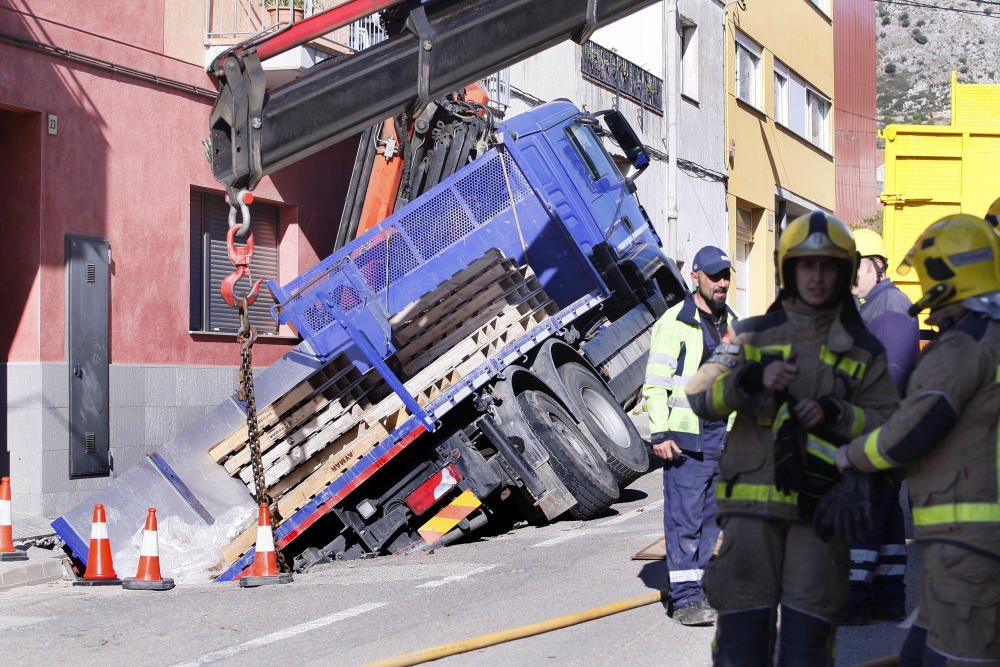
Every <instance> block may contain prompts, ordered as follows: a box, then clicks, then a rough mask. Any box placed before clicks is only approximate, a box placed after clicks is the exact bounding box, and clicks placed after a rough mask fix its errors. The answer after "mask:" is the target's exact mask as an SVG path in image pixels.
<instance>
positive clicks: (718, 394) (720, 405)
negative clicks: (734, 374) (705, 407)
mask: <svg viewBox="0 0 1000 667" xmlns="http://www.w3.org/2000/svg"><path fill="white" fill-rule="evenodd" d="M725 377H726V374H725V373H723V374H722V375H720V376H719V377H717V378H715V382H713V383H712V409H713V410H715V414H717V415H726V414H729V413H730V412H731V410H730V409H729V406H728V405H726V399H725V394H726V386H725V384H724V383H723V381H724V380H725Z"/></svg>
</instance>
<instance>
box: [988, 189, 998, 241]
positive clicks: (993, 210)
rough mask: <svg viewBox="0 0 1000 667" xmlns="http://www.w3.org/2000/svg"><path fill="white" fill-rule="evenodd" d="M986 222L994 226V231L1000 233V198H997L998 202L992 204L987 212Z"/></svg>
mask: <svg viewBox="0 0 1000 667" xmlns="http://www.w3.org/2000/svg"><path fill="white" fill-rule="evenodd" d="M986 222H988V223H990V225H992V226H993V229H995V230H997V233H1000V197H997V199H996V201H994V202H993V203H992V204H990V208H989V210H988V211H986Z"/></svg>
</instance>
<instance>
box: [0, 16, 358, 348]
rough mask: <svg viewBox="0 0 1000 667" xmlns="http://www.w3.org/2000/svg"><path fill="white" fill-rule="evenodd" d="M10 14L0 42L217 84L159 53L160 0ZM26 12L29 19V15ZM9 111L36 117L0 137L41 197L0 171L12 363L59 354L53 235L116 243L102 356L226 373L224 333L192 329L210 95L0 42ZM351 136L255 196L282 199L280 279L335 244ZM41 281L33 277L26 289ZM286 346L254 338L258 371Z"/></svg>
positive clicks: (60, 293) (0, 76)
mask: <svg viewBox="0 0 1000 667" xmlns="http://www.w3.org/2000/svg"><path fill="white" fill-rule="evenodd" d="M13 6H14V8H15V9H14V10H11V9H9V8H7V7H0V33H2V34H4V35H10V36H16V37H19V38H22V39H28V40H33V41H37V42H44V43H47V44H54V45H56V46H59V47H62V48H65V49H69V50H72V51H76V52H80V53H84V54H87V55H89V56H95V57H99V58H102V59H104V60H108V61H112V62H115V63H117V64H119V65H122V66H127V67H130V68H134V69H138V70H142V71H144V72H149V73H152V74H156V75H159V76H162V77H167V78H171V79H175V80H180V81H184V82H186V83H190V84H193V85H197V86H200V87H202V88H212V85H211V82H210V80H209V78H208V76H207V75H206V74H205V73H204V72H203V71H202V70H201V69H199V68H198V67H195V66H193V65H191V64H189V63H184V62H181V61H178V60H174V59H171V58H167V57H164V56H162V55H160V54H159V53H158V50H159V49H161V48H162V35H163V25H162V23H163V0H159V1H154V2H143V3H136V4H135V5H130V4H129V3H125V4H122V3H111V4H107V5H105V4H104V3H89V2H87V3H84V2H65V1H63V2H57V1H55V0H53V1H50V2H37V1H36V2H31V3H27V2H23V1H22V0H15V1H14V2H13ZM29 6H30V7H31V13H33V14H34V16H31V15H28V13H26V12H27V9H26V8H27V7H29ZM4 106H6V107H8V108H14V109H17V110H19V111H23V112H27V113H24V114H20V115H18V117H23V118H28V119H31V120H30V121H27V122H24V123H22V124H21V126H15V127H9V123H8V120H7V119H9V118H11V117H12V116H13V114H5V115H0V119H2V120H0V122H2V123H4V124H5V125H4V126H3V127H0V142H4V141H7V142H12V143H11V144H10V145H13V146H17V145H24V146H26V147H27V149H26V150H25V151H20V152H22V153H24V154H25V156H24V157H19V158H17V160H22V161H26V162H22V164H25V163H27V164H29V165H30V164H31V160H32V157H31V155H32V153H31V148H30V147H31V146H32V145H34V146H35V147H36V148H35V149H34V150H35V152H34V155H35V156H36V157H37V159H35V162H36V163H37V164H38V167H37V169H38V172H39V173H40V177H39V178H38V179H36V181H37V185H36V187H35V191H32V190H31V187H30V185H29V186H28V187H27V188H26V189H25V190H23V191H22V190H21V189H20V188H19V186H16V184H15V181H14V180H13V179H12V178H11V176H10V173H11V170H10V169H6V170H4V172H3V173H0V178H3V179H7V182H6V183H5V184H4V185H3V186H0V188H6V189H7V190H12V189H15V188H17V190H16V191H15V192H14V193H13V196H12V197H3V198H2V199H0V201H6V202H10V201H12V200H13V201H14V202H16V203H15V204H14V206H15V209H14V215H13V216H10V218H9V220H7V221H5V222H3V223H0V224H2V225H3V227H2V228H0V229H3V231H6V232H7V234H6V236H7V237H8V238H10V237H11V236H15V237H17V238H18V239H19V241H18V242H17V243H15V244H10V243H5V244H3V245H2V246H0V247H2V250H0V260H2V261H3V264H4V266H5V267H11V266H14V265H16V266H17V274H18V276H19V280H18V281H17V285H16V289H15V292H16V294H15V297H16V298H14V299H9V300H6V301H5V305H4V309H5V310H4V311H3V312H2V313H0V316H2V317H3V319H4V320H10V321H11V322H17V323H18V326H17V327H16V330H15V331H12V332H9V333H8V335H7V337H8V338H9V339H10V341H9V343H8V345H7V348H8V349H9V350H10V352H9V353H8V356H7V358H8V359H9V360H12V361H14V360H17V361H62V360H63V359H64V351H63V350H64V344H65V343H64V338H65V337H64V308H65V302H64V248H63V243H64V241H63V239H64V235H65V234H67V233H74V234H90V235H95V236H103V237H105V238H107V239H108V241H109V242H110V244H111V249H112V256H113V265H112V267H111V300H112V303H111V360H112V363H155V364H219V365H233V364H235V363H236V362H237V361H238V356H237V355H236V352H235V343H233V342H232V339H227V338H223V339H218V338H215V337H206V336H201V337H196V336H192V335H190V334H188V332H187V328H188V299H189V281H190V276H189V274H188V266H189V262H188V253H189V245H190V240H189V235H190V220H189V196H190V191H191V188H192V187H199V188H206V189H211V190H214V191H221V189H220V188H219V186H218V184H217V183H216V182H215V180H214V179H213V178H212V175H211V168H210V165H209V164H208V162H207V161H206V159H205V155H204V151H203V149H202V147H201V140H202V139H203V138H204V137H206V136H207V135H208V114H209V111H210V108H211V100H209V99H205V98H201V97H198V96H196V95H192V94H189V93H185V92H180V91H176V90H171V89H168V88H165V87H159V86H156V85H153V84H150V83H146V82H143V81H139V80H136V79H134V78H129V77H126V76H122V75H119V74H115V73H111V72H106V71H102V70H100V69H97V68H95V67H92V66H90V65H86V64H77V63H71V62H67V61H65V60H61V59H57V58H55V57H52V56H50V55H46V54H41V53H37V52H35V51H30V50H27V49H22V48H17V47H13V46H10V45H7V44H3V43H0V108H2V107H4ZM46 114H57V115H58V117H59V133H58V135H56V136H49V135H48V134H46V131H45V118H46ZM351 143H352V142H345V144H341V145H339V146H334V147H332V148H330V149H328V150H326V151H324V152H322V153H320V154H318V155H316V156H314V157H312V158H310V159H309V160H306V161H304V162H303V163H300V164H299V165H296V166H295V167H292V168H289V169H286V170H285V171H283V172H282V173H281V174H280V175H278V177H276V179H275V180H274V181H272V180H271V179H265V181H264V182H262V183H261V185H260V186H259V187H258V188H257V191H256V194H257V195H258V197H259V199H261V200H264V201H271V202H275V203H279V204H282V203H285V204H290V206H288V207H287V208H285V209H283V210H282V223H283V224H282V227H283V232H282V233H283V239H282V241H281V246H280V255H281V276H280V277H281V280H282V281H287V280H290V279H292V278H294V277H295V276H296V275H298V274H299V273H300V272H302V271H303V270H305V269H306V268H308V267H310V266H312V265H313V264H315V263H316V261H317V259H318V258H321V257H323V256H325V255H326V254H328V252H329V251H330V248H331V247H332V239H333V237H334V235H335V233H336V224H337V221H338V220H339V214H340V210H341V207H342V202H343V191H344V189H345V188H346V185H347V181H348V179H349V177H350V169H351V164H352V159H353V153H354V148H353V146H351V145H350V144H351ZM0 147H2V144H0ZM11 161H12V159H7V160H0V165H2V166H9V164H10V162H11ZM15 163H16V162H15ZM2 193H3V190H2V189H0V194H2ZM39 230H40V231H39ZM32 238H33V239H35V240H34V241H30V239H32ZM39 243H40V250H39ZM290 258H292V259H290ZM39 264H40V266H39ZM33 267H37V268H34V269H33ZM6 270H7V269H6V268H5V271H6ZM35 274H37V275H38V279H37V281H36V280H34V279H32V281H31V282H29V278H28V277H29V276H33V275H35ZM33 285H34V287H32V286H33ZM33 290H35V291H33ZM36 292H37V297H38V298H37V303H36V299H35V296H34V295H35V294H36ZM35 313H37V315H35ZM39 319H40V322H41V324H40V325H39V324H38V322H37V321H38V320H39ZM6 327H7V329H11V328H12V327H11V326H10V325H9V324H8V325H6ZM0 342H2V340H0ZM288 347H289V344H288V343H287V342H262V343H260V344H259V346H258V347H257V348H256V351H257V354H256V355H255V362H257V363H260V364H269V363H271V362H273V361H274V360H275V359H276V358H278V357H279V356H281V354H283V353H284V352H285V351H286V350H287V348H288Z"/></svg>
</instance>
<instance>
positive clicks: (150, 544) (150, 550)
mask: <svg viewBox="0 0 1000 667" xmlns="http://www.w3.org/2000/svg"><path fill="white" fill-rule="evenodd" d="M156 546H157V544H156V531H155V530H144V531H142V547H141V548H140V549H139V555H140V556H157V555H158V552H157V550H156Z"/></svg>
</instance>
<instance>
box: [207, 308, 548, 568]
mask: <svg viewBox="0 0 1000 667" xmlns="http://www.w3.org/2000/svg"><path fill="white" fill-rule="evenodd" d="M547 317H548V313H546V312H545V308H544V307H538V308H533V309H531V310H529V311H528V312H522V311H521V310H520V309H518V307H517V306H510V307H509V310H506V311H505V312H504V313H503V314H501V315H500V316H497V317H496V318H494V319H493V320H491V322H489V323H488V324H486V325H484V326H483V327H481V328H480V329H479V330H477V331H476V332H475V333H474V334H473V335H471V336H469V337H468V338H467V339H466V341H463V342H465V344H464V345H460V346H456V347H455V348H454V349H453V351H452V352H450V353H448V354H447V355H445V356H443V357H441V358H440V359H438V361H436V362H435V363H434V364H432V365H431V366H429V367H428V368H426V369H425V370H424V371H423V372H422V373H421V374H420V375H419V376H417V377H415V378H413V380H411V381H410V382H409V383H407V388H408V389H410V390H411V393H412V392H413V389H414V388H415V386H419V385H420V384H423V383H425V382H426V383H427V384H426V385H425V388H424V391H423V392H421V393H420V394H417V395H416V397H417V400H418V402H419V403H424V404H426V403H427V402H429V401H430V400H433V398H431V397H433V396H437V395H438V394H440V393H441V392H442V391H444V390H445V389H447V388H448V387H449V386H451V385H453V384H454V383H455V382H457V381H459V380H460V379H461V378H463V377H465V375H466V374H467V373H469V372H471V371H472V370H474V369H476V368H478V367H479V366H481V365H482V364H483V363H484V362H485V361H486V360H487V359H489V358H490V357H491V356H492V355H494V354H496V353H497V352H498V351H500V350H501V349H503V348H504V347H505V346H506V345H508V344H510V343H512V342H514V341H515V340H517V339H518V338H520V337H521V336H523V335H524V334H525V333H527V332H528V330H530V329H531V328H532V327H534V326H536V325H537V324H540V323H542V322H544V321H545V319H547ZM425 373H426V376H425V375H424V374H425ZM430 377H434V378H435V379H434V380H432V381H429V382H428V381H427V378H430ZM409 416H410V415H409V413H408V412H407V410H406V408H405V407H404V406H403V405H402V401H400V399H399V397H398V396H396V395H395V394H392V395H390V396H389V397H387V398H386V399H385V400H384V401H383V402H381V403H380V404H379V405H378V406H376V407H375V408H374V409H373V410H371V411H370V412H369V418H368V419H367V420H365V421H361V422H358V423H356V424H354V425H353V426H352V427H351V428H350V429H348V430H347V431H346V432H345V433H343V434H341V435H340V436H338V437H337V438H335V439H334V440H332V441H331V442H329V443H327V444H326V446H325V447H323V448H322V449H320V450H319V451H318V452H316V454H315V455H313V456H312V457H310V458H309V460H311V461H313V462H316V463H318V465H317V466H314V467H308V466H305V465H299V466H297V467H295V469H294V470H292V471H291V472H290V474H286V475H285V476H284V477H282V478H281V479H280V480H279V481H278V483H277V484H276V485H274V486H273V487H272V488H271V489H270V490H269V491H270V493H271V495H272V497H275V498H277V499H278V500H277V513H278V516H279V517H281V518H282V519H285V518H288V517H290V516H292V515H293V514H294V513H295V512H296V511H298V510H299V509H301V508H302V507H304V506H305V505H306V503H308V502H309V501H310V500H311V499H312V498H313V497H314V496H315V495H316V494H317V493H319V492H320V491H322V490H323V489H325V488H326V487H327V486H328V485H329V484H331V483H332V482H333V481H335V480H336V478H337V477H338V476H339V475H341V474H342V473H344V472H345V471H346V470H347V469H348V468H350V467H351V465H353V464H354V463H356V462H357V461H359V460H361V458H363V457H364V456H365V455H366V454H367V453H368V452H370V451H371V450H372V448H374V447H375V446H376V445H377V444H378V443H379V442H381V441H382V440H383V439H385V438H386V437H387V436H388V435H389V434H390V433H391V432H392V431H393V430H395V428H396V427H397V426H399V425H400V424H402V423H403V422H404V421H405V420H406V419H408V418H409ZM279 525H280V522H279ZM255 539H256V526H250V527H249V528H248V529H247V530H246V531H244V532H243V534H241V535H240V536H239V537H238V538H237V539H236V540H234V541H233V542H232V543H231V544H230V545H229V547H227V548H226V550H224V551H223V560H225V561H226V562H228V563H232V562H235V561H236V560H237V559H239V558H240V557H241V556H242V555H243V554H244V553H246V552H247V551H249V550H250V549H251V548H252V547H253V543H254V540H255Z"/></svg>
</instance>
